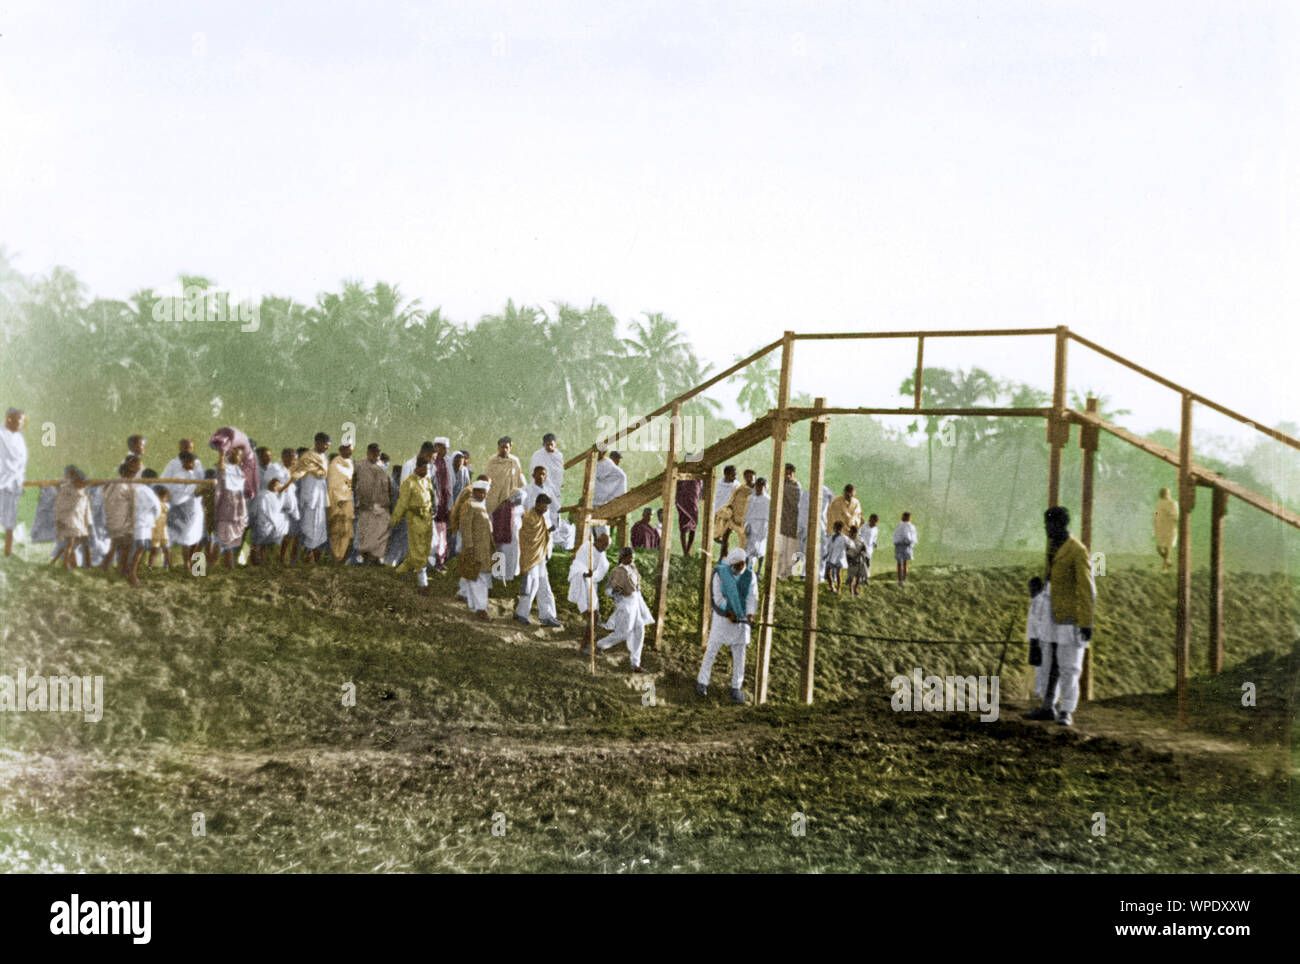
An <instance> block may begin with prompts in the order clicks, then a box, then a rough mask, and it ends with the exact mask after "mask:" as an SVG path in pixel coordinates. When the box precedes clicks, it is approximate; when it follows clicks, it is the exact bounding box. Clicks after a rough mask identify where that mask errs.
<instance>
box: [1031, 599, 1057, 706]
mask: <svg viewBox="0 0 1300 964" xmlns="http://www.w3.org/2000/svg"><path fill="white" fill-rule="evenodd" d="M1033 639H1036V640H1038V642H1039V645H1040V646H1041V648H1042V651H1043V658H1042V660H1041V661H1040V662H1039V664H1038V665H1037V666H1035V667H1034V696H1036V697H1037V698H1038V699H1042V698H1043V694H1044V693H1046V692H1047V677H1048V674H1049V673H1050V672H1051V670H1052V643H1053V642H1055V641H1056V623H1055V622H1054V621H1053V620H1052V586H1051V583H1048V584H1047V585H1046V586H1044V587H1043V588H1042V591H1040V592H1039V594H1038V595H1037V596H1034V597H1033V598H1032V599H1030V600H1029V618H1028V619H1027V620H1026V621H1025V642H1029V641H1030V640H1033Z"/></svg>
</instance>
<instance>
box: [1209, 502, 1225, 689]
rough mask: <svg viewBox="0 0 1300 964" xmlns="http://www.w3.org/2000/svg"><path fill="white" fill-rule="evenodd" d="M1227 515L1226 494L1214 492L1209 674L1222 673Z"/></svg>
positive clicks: (1211, 532) (1211, 526)
mask: <svg viewBox="0 0 1300 964" xmlns="http://www.w3.org/2000/svg"><path fill="white" fill-rule="evenodd" d="M1227 514H1228V493H1227V492H1226V491H1224V490H1223V489H1220V488H1215V490H1214V503H1213V505H1212V507H1211V509H1210V672H1211V673H1212V674H1213V675H1215V676H1218V675H1219V673H1221V672H1222V671H1223V517H1224V516H1225V515H1227Z"/></svg>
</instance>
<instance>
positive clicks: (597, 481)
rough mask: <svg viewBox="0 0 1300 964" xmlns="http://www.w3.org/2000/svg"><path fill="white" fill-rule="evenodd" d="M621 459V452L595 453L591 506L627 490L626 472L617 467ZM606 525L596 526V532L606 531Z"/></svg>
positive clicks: (597, 505) (610, 500) (599, 504)
mask: <svg viewBox="0 0 1300 964" xmlns="http://www.w3.org/2000/svg"><path fill="white" fill-rule="evenodd" d="M622 461H623V453H622V452H617V451H614V452H610V453H609V454H608V455H606V454H605V453H604V452H598V453H597V454H596V473H595V478H594V479H593V480H592V486H591V504H592V507H593V508H596V507H599V506H602V505H604V504H605V503H606V502H612V501H614V500H615V499H617V498H618V497H619V496H620V495H622V494H623V493H624V492H626V491H627V473H626V472H624V471H623V469H622V468H620V467H619V463H620V462H622ZM608 531H609V529H608V528H607V527H606V526H596V534H597V535H599V534H600V533H602V532H608Z"/></svg>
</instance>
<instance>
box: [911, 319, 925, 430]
mask: <svg viewBox="0 0 1300 964" xmlns="http://www.w3.org/2000/svg"><path fill="white" fill-rule="evenodd" d="M924 360H925V335H920V336H918V337H917V339H916V380H915V381H914V382H913V383H912V407H913V408H915V409H916V410H917V411H918V412H919V411H920V410H921V372H922V371H924V369H923V368H922V367H921V363H922V362H923V361H924Z"/></svg>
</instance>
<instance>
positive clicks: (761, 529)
mask: <svg viewBox="0 0 1300 964" xmlns="http://www.w3.org/2000/svg"><path fill="white" fill-rule="evenodd" d="M771 512H772V497H771V496H770V495H768V494H767V479H756V480H755V481H754V494H753V495H751V496H750V497H749V505H748V507H747V508H746V509H745V556H746V558H747V559H748V561H749V564H750V566H751V567H752V568H753V570H754V571H755V572H762V571H763V559H764V557H765V556H766V555H767V525H768V519H769V517H770V516H771Z"/></svg>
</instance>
